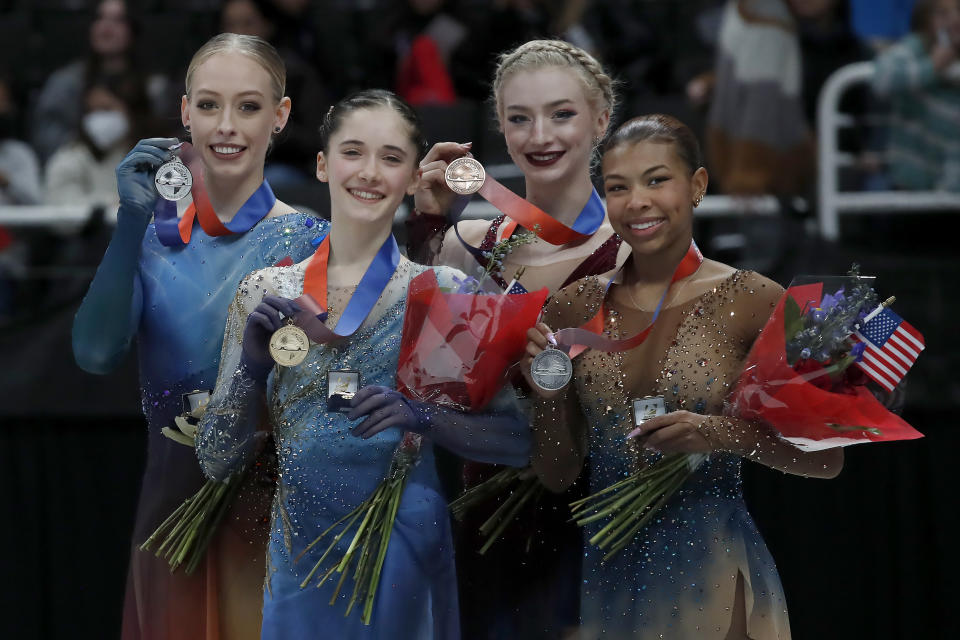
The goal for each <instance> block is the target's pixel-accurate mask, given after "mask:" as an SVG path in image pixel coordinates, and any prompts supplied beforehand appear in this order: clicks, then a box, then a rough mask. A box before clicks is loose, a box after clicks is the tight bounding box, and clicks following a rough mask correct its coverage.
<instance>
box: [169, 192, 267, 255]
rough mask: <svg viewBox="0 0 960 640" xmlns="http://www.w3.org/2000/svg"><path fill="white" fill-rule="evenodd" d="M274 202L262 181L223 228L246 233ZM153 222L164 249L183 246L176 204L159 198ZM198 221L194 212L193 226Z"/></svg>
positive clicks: (198, 212) (196, 212) (197, 214)
mask: <svg viewBox="0 0 960 640" xmlns="http://www.w3.org/2000/svg"><path fill="white" fill-rule="evenodd" d="M201 188H202V187H201ZM276 202H277V196H276V195H274V193H273V190H272V189H271V188H270V184H269V183H268V182H267V181H266V180H264V181H263V182H262V183H261V184H260V186H259V187H257V190H256V191H254V192H253V194H251V195H250V197H249V198H247V201H246V202H244V203H243V206H242V207H240V210H239V211H237V213H236V215H234V216H233V218H232V219H231V220H230V221H229V222H226V223H224V224H223V226H224V227H226V228H227V230H228V231H230V232H231V233H246V232H247V231H249V230H250V229H252V228H253V227H254V226H255V225H256V224H257V223H258V222H260V221H261V220H263V218H264V216H266V215H267V214H268V213H270V210H271V209H273V205H274V204H276ZM194 208H195V209H196V205H194ZM153 220H154V227H155V229H156V231H157V238H159V240H160V243H161V244H163V245H164V246H166V247H179V246H182V245H184V244H185V243H184V241H183V238H182V237H180V220H179V218H178V217H177V203H176V202H171V201H170V200H165V199H163V198H160V199H159V200H158V202H157V205H156V207H154V211H153ZM199 220H200V211H199V210H196V211H195V213H194V224H196V223H197V222H198V221H199ZM204 231H206V229H204Z"/></svg>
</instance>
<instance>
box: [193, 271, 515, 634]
mask: <svg viewBox="0 0 960 640" xmlns="http://www.w3.org/2000/svg"><path fill="white" fill-rule="evenodd" d="M427 268H428V267H422V266H420V265H415V264H413V263H411V262H409V261H407V260H405V259H404V260H401V262H400V265H399V266H398V267H397V271H396V272H395V273H394V275H393V277H392V279H391V280H390V283H389V284H388V285H387V288H386V289H385V290H384V292H383V294H382V295H381V297H380V299H379V301H378V302H377V304H376V306H375V307H374V309H373V310H372V311H371V313H370V315H369V316H368V317H367V319H366V321H365V322H364V324H363V325H362V326H361V328H360V329H359V330H358V331H357V332H356V333H355V334H354V335H353V336H351V337H349V338H347V339H344V340H342V341H339V342H337V343H332V344H328V345H316V344H312V345H311V348H310V353H309V355H308V356H307V359H306V360H305V361H304V362H303V364H301V365H300V366H298V367H295V368H289V369H287V368H279V367H277V368H275V369H274V372H273V373H271V375H270V377H269V378H268V383H267V401H266V405H267V406H266V413H267V415H268V417H269V422H270V424H271V425H272V427H273V430H274V437H275V439H276V446H277V454H278V458H279V471H280V480H279V487H278V493H277V496H276V497H275V499H274V505H273V513H272V522H271V538H270V546H269V552H268V563H269V566H268V569H267V576H266V585H265V593H264V606H263V637H264V638H306V637H318V636H317V633H318V630H322V632H321V636H322V637H329V638H391V639H393V638H418V639H419V638H424V639H429V638H441V639H444V640H445V639H447V638H453V639H455V638H457V637H459V620H458V617H459V611H458V608H457V596H456V573H455V570H454V564H453V549H452V541H451V533H450V524H449V516H448V513H447V507H446V500H445V498H444V497H443V496H442V495H441V493H440V489H439V480H438V478H437V472H436V469H435V463H434V454H433V446H432V444H431V442H430V439H429V437H427V438H424V439H423V444H422V447H421V460H420V462H419V463H418V464H417V466H416V467H415V468H414V470H413V472H412V474H411V477H410V480H409V482H408V484H407V487H406V489H405V490H404V493H403V498H402V500H401V502H400V507H399V511H398V514H397V519H396V523H395V525H394V529H393V533H392V535H391V538H390V543H389V547H388V550H387V554H386V559H385V562H384V569H383V574H382V576H381V579H380V587H379V591H378V594H377V599H376V604H375V607H374V610H373V616H372V624H371V625H370V626H364V625H363V624H362V623H361V621H360V615H359V612H357V611H356V610H354V611H353V612H352V613H351V615H350V616H349V617H344V611H345V610H346V606H347V603H348V601H349V598H350V594H351V591H352V584H351V583H350V581H349V580H348V581H347V582H346V583H345V587H344V589H343V590H342V591H341V594H340V596H339V599H338V601H337V602H336V603H335V605H334V606H330V605H329V604H328V603H329V601H330V599H331V596H332V594H333V591H334V587H335V584H336V579H338V578H339V574H336V575H335V577H334V580H331V581H328V582H326V583H325V584H324V585H323V586H322V587H321V588H317V587H316V586H315V582H314V583H311V584H310V585H309V586H308V587H307V588H305V589H301V588H300V584H301V582H302V581H303V580H304V579H305V578H306V577H307V575H308V574H309V572H310V569H311V568H312V567H313V565H314V564H315V563H316V562H317V560H318V559H319V558H320V556H321V555H322V554H323V552H324V549H325V547H326V543H324V544H321V545H318V546H317V547H315V548H313V549H312V550H311V551H310V552H308V553H307V554H305V555H304V556H303V558H301V559H300V560H299V561H296V558H297V556H298V555H299V554H300V553H301V552H302V551H303V549H304V547H305V546H306V545H307V544H309V543H310V542H311V541H312V540H314V538H316V537H317V536H318V535H319V534H320V533H321V532H323V531H324V530H325V529H327V528H328V527H329V526H330V525H332V524H333V523H334V522H336V521H337V520H339V519H340V518H342V517H343V516H345V515H346V514H347V513H348V512H350V511H351V510H352V509H353V508H354V507H356V506H357V505H358V504H360V502H362V501H363V500H364V499H365V498H367V497H368V496H369V495H370V494H371V493H372V491H373V490H374V488H375V487H376V486H377V484H378V483H379V482H380V481H381V480H382V479H383V477H384V475H385V474H386V472H387V470H388V468H389V465H390V460H391V458H392V456H393V453H394V450H395V449H396V447H397V445H398V443H399V442H400V438H401V435H402V434H401V432H400V430H398V429H387V430H385V431H382V432H380V433H378V434H377V435H375V436H373V437H372V438H370V439H368V440H361V439H359V438H356V437H354V436H352V435H351V434H350V433H349V429H350V428H351V427H352V426H354V425H355V424H356V423H355V422H351V421H349V420H348V419H347V418H346V416H345V415H344V414H340V413H336V412H328V411H327V410H326V397H327V375H326V374H327V372H328V371H330V370H335V369H354V370H358V371H360V375H361V381H360V384H361V385H362V386H367V385H383V386H387V387H391V388H392V387H394V386H395V380H394V378H395V375H396V366H397V355H398V351H399V345H400V336H401V329H402V326H403V314H404V307H405V300H406V292H407V286H408V284H409V281H410V279H411V278H413V277H415V276H416V275H418V274H420V273H422V272H423V270H424V269H427ZM304 269H305V263H301V264H299V265H295V266H293V267H290V268H271V269H264V270H261V271H258V272H255V273H253V274H251V275H250V276H249V277H248V278H246V279H245V280H244V281H243V283H241V286H240V289H239V291H238V293H237V298H236V299H235V301H234V303H233V305H232V306H231V310H230V316H229V320H228V326H227V334H226V337H225V340H224V352H223V368H222V369H221V378H220V382H218V385H217V389H216V391H215V393H214V397H213V399H212V400H211V403H210V409H209V410H208V412H207V416H206V417H205V418H204V420H203V421H202V422H201V426H200V434H199V435H198V455H199V456H200V459H201V461H203V462H204V464H205V467H206V468H207V470H208V472H209V471H211V470H214V471H216V470H218V469H220V464H219V463H215V464H212V465H211V462H212V461H215V460H217V459H218V458H219V459H221V460H223V461H225V462H226V463H227V465H228V466H229V467H231V468H234V469H236V468H238V467H239V466H242V465H243V464H244V462H245V460H249V456H250V450H251V447H250V445H249V438H251V437H256V436H254V435H253V433H254V432H253V429H252V428H251V427H250V426H249V425H251V424H254V423H255V422H256V418H257V416H256V415H250V408H249V404H248V403H245V402H243V401H239V402H238V401H237V400H236V399H235V398H231V397H230V396H231V393H230V391H231V389H236V388H237V384H236V383H235V382H231V380H230V378H231V377H232V376H234V374H235V372H237V366H238V363H239V360H240V355H241V352H242V346H241V338H242V336H243V327H244V323H245V320H246V316H247V315H248V314H249V312H250V311H251V310H252V309H253V308H254V307H255V306H256V304H257V303H258V302H259V301H260V300H261V299H262V297H263V296H264V295H265V294H274V295H280V296H283V297H287V298H296V297H297V296H299V295H300V293H301V292H302V289H303V274H304ZM435 271H436V272H437V276H438V280H439V281H440V284H441V286H454V282H453V276H455V275H459V276H461V277H462V274H460V273H459V272H457V271H456V270H453V269H449V268H446V267H436V268H435ZM352 293H353V289H352V288H350V289H340V288H336V287H330V288H329V289H328V301H329V305H330V308H329V317H328V319H327V325H328V326H334V325H335V323H336V321H337V319H338V318H339V315H340V313H342V311H343V308H344V306H345V304H346V302H347V301H348V300H349V297H350V295H351V294H352ZM239 375H240V376H241V377H242V375H243V370H242V369H240V371H239ZM240 388H243V384H242V382H241V383H240ZM514 407H515V400H514V399H513V394H512V391H510V390H505V391H504V392H502V393H501V394H500V395H499V396H497V397H496V398H495V399H494V401H493V402H492V403H491V405H490V406H489V409H490V410H500V409H503V410H507V409H514ZM514 410H515V409H514ZM220 472H221V473H222V470H221V471H220ZM349 543H350V539H349V536H347V537H345V538H344V539H342V540H340V541H339V543H338V544H337V546H336V549H335V551H333V552H332V554H331V557H332V558H339V557H341V556H342V555H343V553H344V552H345V551H346V549H347V547H348V545H349Z"/></svg>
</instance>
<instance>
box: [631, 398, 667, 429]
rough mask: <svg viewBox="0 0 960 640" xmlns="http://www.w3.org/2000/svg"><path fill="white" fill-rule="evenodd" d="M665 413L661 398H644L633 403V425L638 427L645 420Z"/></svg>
mask: <svg viewBox="0 0 960 640" xmlns="http://www.w3.org/2000/svg"><path fill="white" fill-rule="evenodd" d="M666 412H667V410H666V406H665V405H664V402H663V396H644V397H642V398H637V399H635V400H634V401H633V424H634V425H635V426H638V427H639V426H640V425H641V424H643V423H644V422H645V421H646V420H649V419H650V418H655V417H657V416H662V415H663V414H665V413H666Z"/></svg>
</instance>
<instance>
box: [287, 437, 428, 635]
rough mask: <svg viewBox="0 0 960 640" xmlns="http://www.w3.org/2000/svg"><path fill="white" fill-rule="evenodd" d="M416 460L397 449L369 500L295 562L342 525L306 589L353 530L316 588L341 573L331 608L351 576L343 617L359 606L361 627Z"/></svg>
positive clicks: (307, 580) (367, 620)
mask: <svg viewBox="0 0 960 640" xmlns="http://www.w3.org/2000/svg"><path fill="white" fill-rule="evenodd" d="M414 451H415V450H414ZM415 461H416V455H415V453H414V452H410V451H406V450H405V449H403V450H402V449H398V451H397V453H396V454H395V456H394V459H393V461H392V462H391V466H390V469H389V471H388V472H387V475H386V476H385V477H384V479H383V480H382V481H381V482H380V484H378V485H377V488H376V489H375V490H374V491H373V493H372V494H371V495H370V497H368V498H367V499H366V500H364V501H363V502H362V503H361V504H360V506H358V507H357V508H356V509H354V510H352V511H351V512H350V513H348V514H347V515H346V516H344V517H343V518H341V519H340V520H338V521H337V522H335V523H334V524H333V525H331V526H330V527H328V528H327V529H326V530H325V531H324V532H323V533H321V534H320V535H319V536H318V537H317V538H316V539H315V540H313V541H312V542H311V543H310V544H309V545H307V546H306V548H304V550H303V551H302V552H301V553H300V554H299V555H298V556H297V560H299V559H300V558H302V557H303V556H304V555H305V554H306V553H307V552H308V551H309V550H310V549H312V548H313V547H314V546H316V545H317V544H318V543H319V542H320V540H321V539H323V538H325V537H326V536H327V534H329V533H331V532H332V531H333V530H335V529H336V528H337V527H338V526H341V525H342V528H341V529H340V531H339V532H338V533H337V534H336V535H335V536H333V538H332V540H331V541H330V543H329V545H328V546H327V548H326V550H325V551H324V553H323V555H322V556H321V557H320V559H319V560H318V561H317V562H316V563H315V564H314V566H313V568H312V569H311V570H310V573H309V574H308V575H307V577H306V578H305V579H304V580H303V582H302V583H301V584H300V587H301V588H305V587H306V586H307V585H308V584H309V583H310V581H311V580H313V579H314V576H316V575H317V572H318V571H320V569H321V567H322V566H323V564H324V562H325V561H326V560H327V557H328V556H329V555H330V553H331V552H332V551H333V550H334V549H335V548H336V547H337V545H338V544H339V543H340V540H341V539H342V538H343V536H345V535H346V534H347V533H348V532H351V531H352V533H353V537H352V538H351V539H350V545H349V546H348V548H347V550H346V552H344V554H343V556H342V557H341V558H340V560H339V561H336V562H334V563H333V565H332V566H331V567H329V568H328V569H327V570H326V571H325V572H324V573H323V576H322V577H321V578H320V580H319V582H318V583H317V586H318V587H320V586H322V585H323V584H324V583H325V582H326V581H327V580H328V579H329V578H330V577H331V576H333V574H335V573H340V578H339V579H338V580H337V584H336V586H335V587H334V590H333V595H332V596H331V598H330V604H331V605H334V604H336V601H337V598H338V597H339V596H340V593H341V591H342V590H343V587H344V585H345V584H346V581H347V578H348V577H350V578H351V579H352V580H353V589H352V592H351V594H350V600H349V602H348V603H347V607H346V611H345V612H344V615H345V616H347V615H350V613H351V611H353V609H354V607H355V606H357V605H358V604H361V603H362V605H363V610H362V612H361V620H362V621H363V624H367V625H368V624H370V619H371V616H372V614H373V606H374V603H375V601H376V594H377V587H378V585H379V583H380V576H381V573H382V571H383V563H384V559H385V558H386V553H387V548H388V546H389V544H390V536H391V534H392V533H393V526H394V524H395V522H396V518H397V511H398V510H399V508H400V500H401V498H402V497H403V491H404V488H405V487H406V483H407V479H408V477H409V474H410V469H411V468H412V467H413V464H414V462H415ZM354 525H356V529H354Z"/></svg>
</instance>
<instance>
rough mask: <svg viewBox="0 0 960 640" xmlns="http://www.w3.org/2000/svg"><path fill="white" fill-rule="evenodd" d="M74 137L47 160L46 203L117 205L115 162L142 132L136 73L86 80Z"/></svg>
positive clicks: (143, 113) (142, 103) (143, 112)
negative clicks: (78, 124)
mask: <svg viewBox="0 0 960 640" xmlns="http://www.w3.org/2000/svg"><path fill="white" fill-rule="evenodd" d="M83 105H84V107H83V115H82V116H81V119H80V126H79V127H78V129H77V131H76V132H75V139H74V140H73V141H72V142H69V143H67V144H66V145H64V146H63V147H61V148H60V149H58V150H57V151H56V152H54V154H53V155H52V156H51V157H50V161H49V162H48V163H47V170H46V183H45V187H44V199H45V200H46V202H48V203H49V204H75V205H89V206H104V207H107V208H112V209H115V208H116V207H117V204H118V200H117V178H116V174H115V172H116V169H117V165H119V164H120V162H121V161H122V160H123V157H124V156H125V155H126V153H127V150H129V149H130V147H131V146H132V145H133V143H134V142H136V140H138V139H139V138H140V137H142V135H143V134H144V129H145V128H146V127H145V122H146V119H147V115H148V114H147V97H146V91H145V90H144V87H143V83H142V82H141V81H140V78H139V77H138V76H136V75H134V74H131V73H124V74H113V75H104V76H101V77H100V78H97V79H94V80H92V81H90V85H89V87H88V88H87V90H86V93H85V94H84V97H83Z"/></svg>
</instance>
